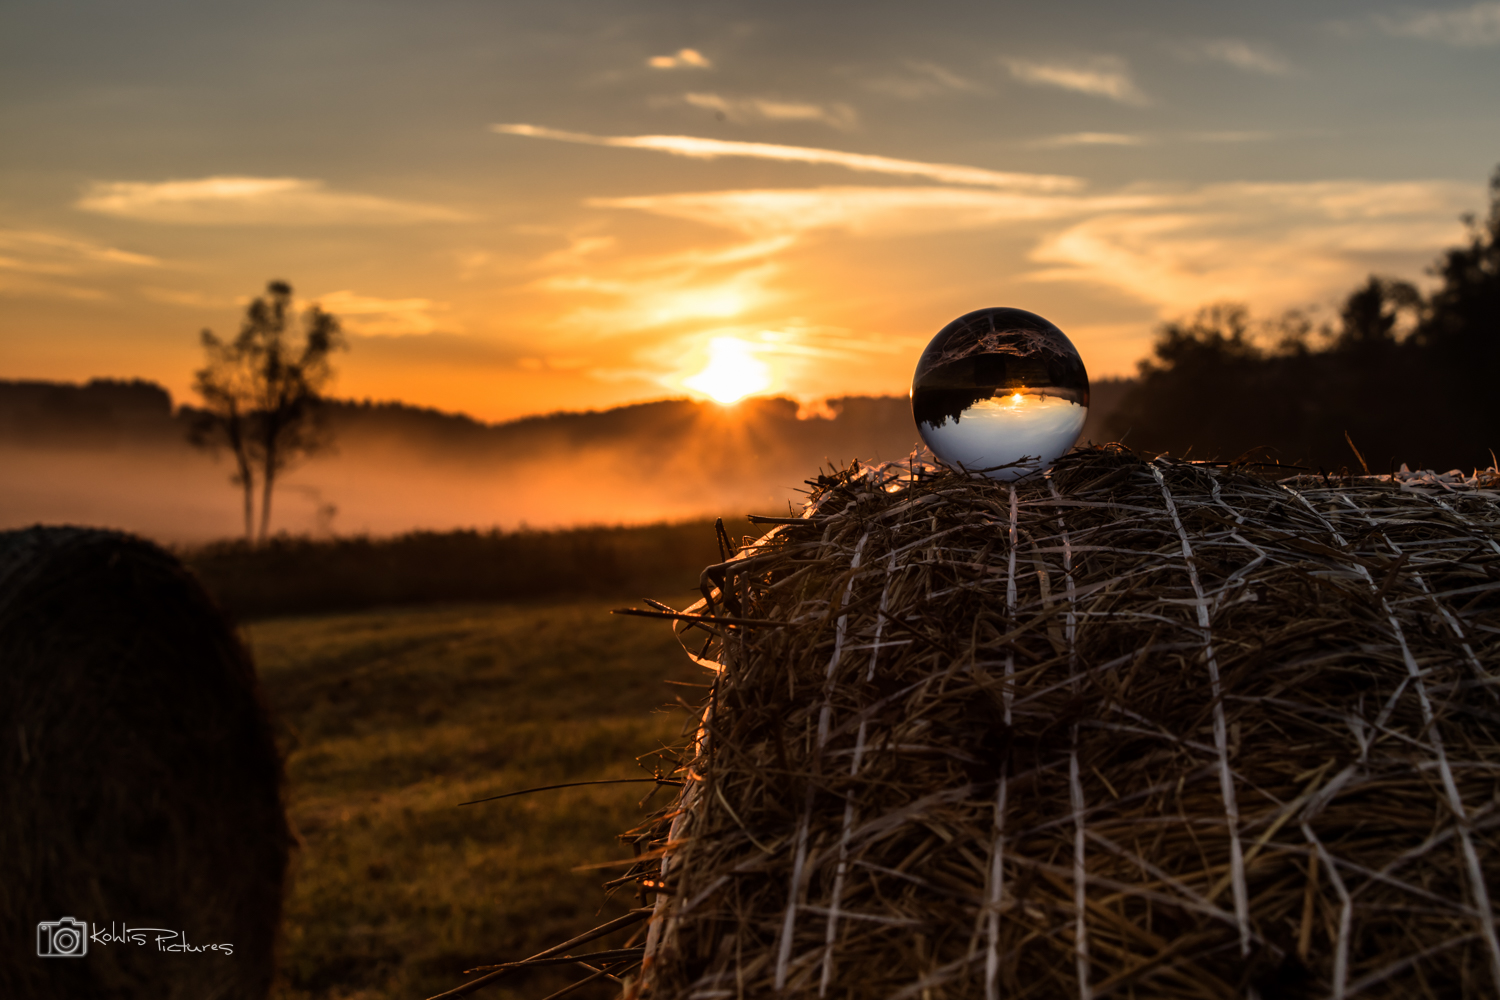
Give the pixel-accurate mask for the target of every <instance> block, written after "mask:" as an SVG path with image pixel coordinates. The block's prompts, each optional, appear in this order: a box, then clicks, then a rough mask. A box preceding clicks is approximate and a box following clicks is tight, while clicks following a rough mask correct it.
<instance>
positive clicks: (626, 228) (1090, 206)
mask: <svg viewBox="0 0 1500 1000" xmlns="http://www.w3.org/2000/svg"><path fill="white" fill-rule="evenodd" d="M1447 2H1449V0H1445V3H1447ZM1269 3H1270V6H1269V7H1264V9H1262V8H1256V10H1255V11H1254V12H1251V11H1250V10H1249V9H1248V8H1243V7H1236V6H1234V5H1214V4H1207V5H1205V4H1190V3H1185V2H1184V0H1167V2H1166V4H1165V6H1161V5H1158V6H1156V7H1152V8H1151V9H1150V10H1149V11H1145V10H1136V9H1133V8H1129V7H1128V6H1121V5H1111V4H1105V3H1102V2H1100V0H1081V4H1082V6H1080V7H1077V9H1073V8H1069V9H1068V10H1067V11H1066V12H1064V11H1063V10H1062V9H1061V8H1057V7H1055V5H1054V6H1049V5H1026V4H1022V5H994V4H982V3H978V2H976V0H955V2H953V3H950V4H947V5H944V6H943V7H942V9H941V11H940V12H934V11H932V10H928V9H926V8H921V7H912V6H910V5H902V4H898V3H894V2H890V0H876V3H875V4H874V5H873V6H870V5H867V7H866V8H865V10H866V14H865V15H862V16H861V17H860V18H858V19H856V21H854V22H851V21H850V19H848V18H842V17H825V16H823V14H821V13H820V12H819V11H817V10H816V9H815V8H812V7H806V6H805V5H803V6H802V7H799V6H798V5H790V6H788V5H775V4H772V5H765V4H749V3H744V2H743V0H727V3H726V5H722V6H720V7H715V8H713V11H714V12H713V13H712V14H708V13H693V14H692V15H691V16H689V15H687V14H685V13H684V11H685V10H687V8H683V9H682V10H678V9H676V8H673V7H672V6H671V5H665V6H663V5H660V4H659V3H656V2H655V0H642V3H640V4H637V5H632V6H631V7H630V10H629V11H628V12H622V10H621V9H616V8H615V7H612V6H611V5H609V4H596V3H594V2H593V0H589V2H586V3H585V4H584V6H583V7H582V8H578V9H577V10H575V9H574V8H573V7H572V6H570V5H556V4H549V3H540V2H537V0H514V2H511V3H506V4H478V5H474V4H467V5H466V4H459V5H448V6H442V5H440V6H439V7H438V8H433V9H428V8H425V7H423V8H418V7H415V6H411V5H400V4H397V5H376V6H374V7H371V8H369V9H368V10H367V11H365V12H364V13H362V14H361V16H360V17H359V18H358V19H357V20H358V27H357V30H352V31H351V23H350V22H349V20H348V17H347V12H346V11H345V10H344V8H342V7H339V6H337V5H334V6H318V5H314V6H313V7H310V8H307V9H306V10H305V11H303V12H302V14H301V15H300V19H299V21H298V27H297V31H296V33H295V37H296V39H297V40H296V41H295V42H292V41H289V40H288V38H287V37H286V36H285V35H284V34H283V32H282V30H281V26H280V25H279V24H278V22H276V20H275V19H261V20H257V19H255V18H248V17H244V16H242V13H241V12H237V11H238V8H233V7H225V8H223V9H222V10H220V9H218V8H214V9H213V10H207V9H205V10H202V11H199V10H197V8H194V7H193V6H192V5H185V6H183V7H182V9H183V11H194V13H193V14H192V16H186V15H184V14H182V13H181V12H177V11H176V5H173V4H167V5H166V6H152V7H150V8H149V10H144V9H143V10H141V11H133V10H130V9H128V8H129V5H118V4H115V5H111V4H106V3H103V2H101V0H78V2H77V3H74V4H62V5H57V4H21V5H20V6H18V7H16V12H15V14H14V16H13V18H12V21H10V22H7V26H8V27H9V28H10V29H11V30H9V31H8V32H4V33H0V50H3V52H4V59H3V61H0V65H3V66H4V67H5V69H6V70H8V71H9V73H10V74H11V76H10V77H9V79H10V80H11V81H12V82H13V85H12V86H10V87H9V88H0V115H4V116H6V117H5V120H6V121H7V122H9V123H11V124H12V125H13V126H14V127H13V128H11V129H10V132H9V133H8V134H7V139H8V140H9V141H8V142H7V144H6V146H5V153H6V169H5V173H4V178H5V179H4V181H3V182H0V184H3V187H4V191H3V194H4V197H3V198H0V378H11V379H62V380H84V379H89V378H93V377H98V376H108V377H118V378H127V379H129V378H136V377H139V378H144V379H148V380H151V381H154V382H157V383H159V384H161V385H163V386H164V387H166V388H167V389H168V390H169V391H170V392H171V393H172V395H173V397H174V399H175V400H176V401H177V402H187V403H191V402H193V401H194V400H195V398H196V397H195V396H194V394H193V390H192V384H193V381H192V380H193V372H194V370H195V368H196V366H197V365H198V364H199V357H198V354H199V344H198V332H199V331H200V330H202V329H204V328H209V329H212V330H214V331H216V332H218V333H220V334H223V333H224V332H226V331H233V330H234V329H235V328H236V326H237V324H238V323H239V322H240V313H241V311H242V309H243V307H244V305H245V302H246V301H247V300H248V298H249V297H251V296H253V295H255V294H256V293H257V292H258V291H259V290H260V289H262V288H264V287H265V283H266V282H267V281H268V280H271V279H278V280H286V281H288V282H290V283H291V284H292V286H293V287H294V288H295V289H296V291H297V294H298V296H299V297H300V298H301V299H302V301H303V302H305V303H311V302H322V303H323V305H324V307H325V308H327V309H328V310H329V311H330V312H333V313H334V314H335V315H337V316H338V317H339V318H340V320H341V322H342V323H343V325H344V329H345V331H346V333H347V334H348V335H349V338H350V350H349V351H348V353H347V354H345V355H342V357H341V360H340V363H339V365H338V382H337V384H336V385H335V386H334V387H333V391H334V392H335V393H336V394H338V395H340V396H344V397H351V398H365V397H370V398H373V399H399V400H402V401H405V402H409V403H413V404H416V405H420V406H431V407H437V408H439V409H443V410H450V411H461V412H464V413H467V414H469V415H471V416H474V417H476V418H478V419H481V420H489V421H497V420H510V419H516V418H519V417H523V416H527V415H532V414H537V413H547V412H552V411H554V410H559V409H563V410H577V409H590V408H608V407H612V406H618V405H624V404H629V403H638V402H646V401H649V400H655V399H659V398H661V396H662V394H663V393H674V392H675V393H680V392H683V391H685V390H686V389H688V388H691V390H692V391H694V392H702V393H704V394H705V396H707V397H711V398H714V399H720V400H723V399H733V398H740V397H743V396H744V395H747V394H754V393H780V394H785V395H787V396H789V397H792V398H796V399H798V400H806V399H826V398H837V397H840V396H854V395H871V396H879V395H887V394H891V393H900V392H903V391H904V390H905V387H906V386H907V385H908V383H909V382H910V379H911V373H912V365H913V363H914V360H915V357H916V355H917V354H918V353H919V352H920V351H921V349H922V347H923V345H924V344H926V343H927V342H928V341H929V340H930V339H931V338H932V336H933V334H934V333H935V332H936V331H937V330H938V329H940V328H941V327H942V326H943V324H944V323H946V322H948V321H949V320H950V319H952V318H953V317H955V316H959V315H962V314H963V313H966V312H968V311H970V310H973V309H977V308H982V307H985V306H992V305H1011V306H1016V307H1019V308H1024V309H1027V310H1029V311H1032V312H1036V313H1039V314H1040V315H1044V316H1047V317H1049V318H1050V319H1052V320H1053V321H1054V322H1056V323H1058V324H1059V325H1060V326H1061V327H1062V329H1064V330H1066V331H1067V334H1068V336H1069V337H1070V338H1071V339H1072V340H1073V341H1074V343H1075V344H1076V346H1077V347H1078V349H1079V350H1080V351H1081V352H1082V354H1083V355H1084V357H1085V358H1086V359H1087V362H1088V370H1089V372H1090V374H1091V375H1093V376H1094V377H1095V378H1099V377H1109V376H1116V375H1131V374H1133V373H1134V372H1135V370H1136V364H1137V362H1139V361H1140V360H1141V359H1143V358H1145V357H1146V356H1147V355H1148V354H1149V353H1150V351H1151V344H1152V339H1153V335H1154V330H1155V329H1156V328H1157V327H1158V325H1159V324H1160V323H1162V322H1163V321H1166V320H1175V319H1177V318H1179V317H1182V316H1185V315H1189V314H1191V313H1192V312H1193V311H1194V310H1196V309H1198V308H1199V307H1200V306H1203V305H1206V304H1209V303H1212V302H1217V301H1224V300H1234V301H1243V302H1246V303H1249V304H1252V305H1253V307H1254V310H1255V312H1256V313H1257V314H1258V315H1263V316H1274V315H1277V314H1279V313H1280V312H1281V311H1282V310H1285V309H1289V308H1302V307H1308V308H1310V309H1312V310H1313V311H1315V312H1316V313H1317V315H1316V316H1315V317H1314V318H1315V319H1316V320H1317V321H1318V322H1321V321H1323V320H1325V319H1330V320H1331V319H1334V318H1336V312H1337V309H1338V308H1339V307H1338V300H1339V298H1340V297H1341V296H1342V295H1343V294H1344V293H1345V292H1346V291H1347V290H1348V289H1349V288H1350V287H1352V286H1353V285H1354V284H1355V283H1357V282H1358V281H1360V280H1362V279H1363V278H1364V277H1365V276H1366V275H1368V274H1369V273H1371V272H1372V271H1373V272H1375V273H1379V274H1383V275H1390V276H1392V277H1396V278H1402V279H1405V280H1421V279H1420V276H1421V275H1422V273H1423V268H1424V267H1426V266H1427V264H1428V263H1429V262H1430V261H1431V260H1432V259H1433V258H1434V255H1435V254H1436V253H1438V252H1439V251H1440V250H1441V249H1442V248H1443V247H1446V246H1449V245H1452V244H1454V243H1455V242H1457V241H1459V240H1461V239H1462V238H1463V234H1464V229H1463V224H1462V223H1461V222H1460V216H1461V214H1462V213H1464V212H1466V211H1472V210H1473V209H1474V207H1475V206H1476V205H1478V204H1480V202H1481V200H1482V198H1483V187H1482V184H1481V183H1480V182H1481V180H1482V178H1484V177H1485V176H1486V175H1487V173H1488V172H1489V171H1490V169H1491V168H1492V167H1493V166H1494V159H1493V157H1494V152H1493V143H1490V142H1487V140H1485V138H1484V137H1486V136H1492V135H1494V134H1496V129H1497V128H1500V111H1497V110H1496V108H1497V105H1496V102H1495V101H1494V100H1493V94H1494V93H1495V92H1496V91H1497V89H1500V60H1497V59H1496V58H1495V54H1496V52H1497V51H1500V36H1497V35H1495V34H1494V32H1493V31H1491V30H1490V28H1488V27H1485V25H1487V24H1488V23H1489V22H1486V21H1483V19H1482V17H1480V14H1479V13H1466V11H1471V10H1472V11H1474V12H1482V11H1489V10H1490V9H1491V8H1492V7H1494V4H1493V3H1491V2H1490V0H1484V2H1482V3H1480V4H1479V5H1478V6H1476V7H1472V8H1469V7H1467V6H1465V5H1466V4H1468V3H1469V0H1451V5H1452V7H1453V9H1452V10H1451V11H1449V12H1447V13H1442V12H1440V11H1437V8H1434V12H1428V13H1422V14H1420V15H1419V14H1417V13H1411V12H1407V13H1402V11H1405V10H1406V8H1405V7H1404V6H1403V5H1402V4H1398V3H1395V2H1394V0H1391V2H1390V3H1387V4H1385V5H1384V6H1383V7H1382V8H1381V9H1380V10H1378V11H1376V10H1371V11H1364V12H1361V11H1360V9H1359V5H1357V4H1355V5H1347V4H1346V5H1342V6H1340V5H1335V6H1336V7H1339V10H1341V11H1342V13H1335V12H1332V11H1329V12H1323V13H1310V12H1309V10H1308V9H1307V8H1306V7H1305V5H1298V4H1293V3H1291V2H1290V0H1269ZM1418 6H1421V5H1418ZM583 10H587V13H580V11H583ZM1485 16H1488V15H1485ZM80 18H82V20H80ZM1330 18H1332V20H1330ZM1475 18H1480V20H1474V19H1475ZM79 23H87V24H89V25H90V30H89V32H88V33H87V36H88V38H89V39H91V41H90V42H89V44H87V45H84V44H81V42H80V39H79V37H78V35H77V25H78V24H79ZM205 53H214V56H213V57H212V58H207V57H206V56H205ZM309 53H317V54H318V57H317V58H309V55H308V54H309ZM830 53H837V57H836V59H834V61H833V62H830ZM330 80H337V81H339V83H338V86H336V87H333V86H330V85H329V81H330ZM1486 80H1488V81H1489V82H1488V83H1485V82H1484V81H1486ZM1396 94H1401V95H1404V96H1403V98H1402V99H1401V100H1395V99H1394V98H1393V99H1389V100H1388V99H1385V98H1384V97H1382V98H1381V99H1378V100H1377V99H1375V97H1374V95H1396ZM291 95H298V96H296V97H295V99H293V97H292V96H291ZM303 96H305V97H306V98H307V99H303ZM38 109H46V111H45V113H43V112H42V111H39V110H38ZM268 109H275V113H274V114H271V113H268ZM1434 109H1441V113H1434ZM1393 135H1420V136H1421V137H1422V139H1421V141H1420V142H1410V143H1392V142H1391V141H1390V140H1389V137H1390V136H1393ZM768 331H770V332H768ZM777 337H780V338H782V339H779V340H778V339H776V338H777ZM722 338H728V339H729V341H731V343H730V345H729V346H728V347H723V348H719V349H718V353H715V352H714V350H713V349H710V348H709V344H710V343H711V342H717V340H719V339H722ZM726 352H727V353H726ZM687 378H691V380H692V381H691V382H689V381H686V379H687ZM1023 395H1025V394H1024V393H1023ZM1008 398H1009V394H1007V395H1006V396H1003V397H998V398H997V399H996V402H997V403H998V404H1000V405H1005V406H1015V407H1017V408H1019V409H1021V410H1029V409H1031V408H1033V407H1034V406H1036V405H1037V403H1036V401H1035V400H1034V399H1030V398H1027V399H1024V400H1022V401H1015V402H1011V403H1007V402H1005V400H1006V399H1008Z"/></svg>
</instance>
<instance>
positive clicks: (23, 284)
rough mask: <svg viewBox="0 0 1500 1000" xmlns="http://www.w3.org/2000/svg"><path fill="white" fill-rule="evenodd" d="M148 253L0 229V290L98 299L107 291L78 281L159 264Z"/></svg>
mask: <svg viewBox="0 0 1500 1000" xmlns="http://www.w3.org/2000/svg"><path fill="white" fill-rule="evenodd" d="M161 266H162V262H161V261H160V260H159V259H157V258H156V257H152V256H150V255H148V254H143V253H133V252H131V251H129V250H121V249H119V248H117V247H112V246H108V245H106V244H103V243H96V242H94V241H92V240H83V239H77V238H74V237H71V236H63V235H60V234H58V233H49V232H43V231H40V230H26V229H0V294H4V295H8V296H27V297H36V298H50V299H58V298H61V299H77V300H82V301H100V300H103V299H107V298H109V297H110V295H109V293H108V292H105V291H103V290H101V289H98V288H93V287H90V286H86V285H80V284H78V283H77V282H78V281H79V280H80V279H89V278H100V277H104V276H107V275H110V274H112V273H115V272H118V271H119V270H121V269H140V268H158V267H161Z"/></svg>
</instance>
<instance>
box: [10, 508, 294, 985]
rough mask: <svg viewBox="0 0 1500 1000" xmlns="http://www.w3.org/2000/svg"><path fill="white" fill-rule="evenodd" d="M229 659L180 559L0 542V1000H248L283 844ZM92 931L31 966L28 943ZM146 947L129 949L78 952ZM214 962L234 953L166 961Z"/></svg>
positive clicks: (98, 543) (89, 542) (267, 961)
mask: <svg viewBox="0 0 1500 1000" xmlns="http://www.w3.org/2000/svg"><path fill="white" fill-rule="evenodd" d="M280 777H281V768H280V762H279V759H278V757H277V754H276V749H275V745H274V743H273V742H272V739H271V733H270V728H269V725H268V722H267V718H266V714H265V712H264V710H263V708H262V706H261V704H260V702H259V700H258V695H257V689H256V681H255V674H254V669H253V667H252V665H251V662H250V659H249V656H248V655H247V653H246V651H245V649H244V647H243V646H242V645H241V644H240V642H239V641H238V640H237V639H236V637H235V635H234V633H233V631H232V630H231V629H230V628H229V627H228V626H227V624H226V623H225V621H224V618H223V616H222V615H221V614H220V613H219V612H218V610H217V609H216V608H214V606H213V605H212V603H211V602H210V601H209V599H208V598H207V596H206V595H205V594H204V592H203V589H202V588H201V587H200V586H199V585H198V583H197V581H196V580H194V579H193V578H192V577H191V576H190V575H189V574H188V573H187V572H186V571H185V570H184V569H183V568H182V566H181V565H180V564H179V563H178V562H177V560H176V559H175V558H173V557H172V556H171V555H169V554H168V553H166V552H163V551H162V550H161V549H159V548H157V547H156V546H154V545H151V544H149V543H147V542H144V541H141V540H139V539H135V538H131V537H128V536H125V535H120V534H116V533H113V532H106V531H96V530H88V529H74V528H32V529H29V530H26V531H12V532H5V533H0V801H3V802H4V809H3V811H0V858H3V862H0V864H3V869H0V871H3V875H0V940H4V941H6V942H7V947H8V948H10V949H11V953H10V954H9V955H8V956H7V957H6V958H5V960H4V961H0V996H6V997H91V998H127V997H131V998H134V997H139V998H150V1000H163V998H182V1000H188V998H191V1000H202V998H206V997H214V998H246V1000H251V998H261V997H264V996H265V995H266V993H267V992H268V990H269V987H270V982H271V976H272V971H273V946H274V943H275V937H276V930H277V925H278V920H279V916H280V909H281V894H282V885H283V878H284V874H285V870H286V863H287V853H288V847H289V835H288V831H287V826H286V820H285V816H284V813H283V810H282V805H281V798H280ZM62 917H72V918H75V919H76V920H80V921H86V922H88V923H89V924H90V925H91V927H90V938H91V940H90V941H89V944H88V950H87V954H86V955H85V956H84V957H81V958H46V959H43V958H38V957H34V956H35V954H36V953H35V949H34V948H33V944H32V942H33V941H34V940H36V938H37V934H38V931H37V924H38V923H39V922H41V921H57V920H59V919H60V918H62ZM126 925H128V926H130V927H132V928H153V929H155V928H160V929H163V930H165V931H172V932H178V933H179V934H180V935H182V937H175V938H166V939H165V940H162V941H158V940H157V939H158V938H161V937H163V935H162V934H161V933H159V932H156V931H153V932H150V933H148V934H146V935H145V937H144V938H143V940H144V943H143V944H134V943H122V942H119V941H113V942H110V943H104V942H103V941H101V940H97V939H93V938H94V935H95V932H96V931H99V930H101V929H103V928H109V929H110V931H111V933H123V931H124V928H125V927H126ZM184 941H185V943H186V944H187V945H188V946H191V947H192V948H194V949H197V948H202V947H205V946H210V945H222V944H224V943H228V944H230V945H231V946H232V953H230V954H226V953H225V952H224V951H223V950H222V949H215V950H208V951H191V952H186V953H185V952H180V951H169V950H166V949H167V948H169V947H171V946H173V945H178V944H182V943H183V942H184Z"/></svg>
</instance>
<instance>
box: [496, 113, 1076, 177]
mask: <svg viewBox="0 0 1500 1000" xmlns="http://www.w3.org/2000/svg"><path fill="white" fill-rule="evenodd" d="M491 128H493V129H494V131H496V132H500V133H502V134H505V135H521V136H529V137H531V138H536V139H553V140H556V141H559V142H578V143H585V144H587V145H591V146H615V147H621V148H625V149H649V150H653V151H655V152H659V153H668V154H671V155H673V156H686V157H691V158H693V159H699V160H713V159H718V158H720V157H748V158H751V159H759V160H780V161H782V162H785V163H811V164H824V165H828V166H836V167H843V168H845V169H847V170H854V171H858V172H861V173H874V174H894V175H898V176H903V177H921V178H924V179H926V180H932V181H938V182H940V183H943V184H964V185H972V186H977V187H993V188H1016V189H1022V190H1033V191H1067V190H1074V189H1077V188H1079V187H1081V186H1082V185H1083V182H1082V181H1081V180H1079V179H1078V178H1076V177H1064V176H1059V175H1056V174H1022V173H1007V172H1004V171H999V170H986V169H984V168H982V167H966V166H961V165H959V164H953V163H924V162H921V161H919V160H899V159H894V158H892V157H888V156H870V155H867V154H864V153H845V152H842V151H840V150H836V149H817V148H814V147H809V146H777V145H772V144H770V143H764V142H734V141H730V140H725V139H701V138H697V137H695V136H688V135H617V136H601V135H587V134H584V133H581V132H564V131H561V130H559V129H551V128H542V127H540V126H537V125H494V126H491Z"/></svg>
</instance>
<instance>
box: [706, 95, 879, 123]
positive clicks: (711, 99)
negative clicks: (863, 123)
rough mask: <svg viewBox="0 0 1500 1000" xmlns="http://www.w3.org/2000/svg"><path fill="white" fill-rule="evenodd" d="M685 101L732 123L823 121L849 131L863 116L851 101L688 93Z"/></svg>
mask: <svg viewBox="0 0 1500 1000" xmlns="http://www.w3.org/2000/svg"><path fill="white" fill-rule="evenodd" d="M682 99H683V101H684V102H685V103H687V104H691V105H692V106H693V107H695V108H704V109H706V110H708V111H716V112H718V113H719V114H720V115H722V116H723V117H725V118H727V119H729V120H730V121H732V122H753V121H772V122H820V123H822V124H824V125H831V126H832V127H834V128H836V129H843V130H846V131H847V130H848V129H852V128H854V126H855V125H857V124H858V123H859V115H858V114H856V113H855V111H854V109H853V108H851V107H850V106H849V105H847V104H842V103H833V104H813V103H811V102H808V101H783V100H776V99H774V98H768V97H721V96H720V95H718V94H697V93H694V94H684V95H683V97H682Z"/></svg>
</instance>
